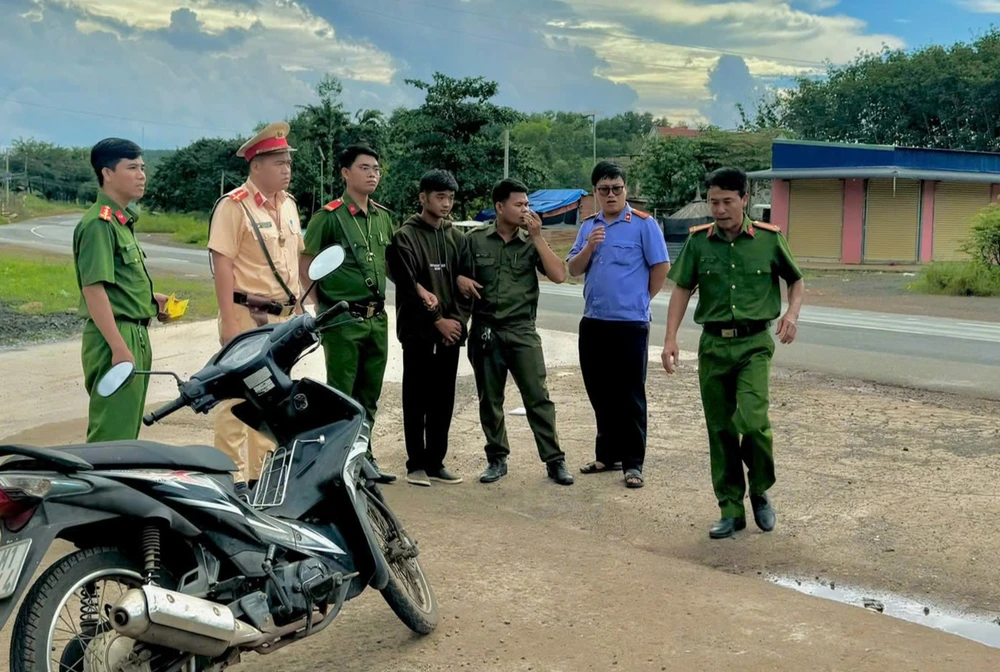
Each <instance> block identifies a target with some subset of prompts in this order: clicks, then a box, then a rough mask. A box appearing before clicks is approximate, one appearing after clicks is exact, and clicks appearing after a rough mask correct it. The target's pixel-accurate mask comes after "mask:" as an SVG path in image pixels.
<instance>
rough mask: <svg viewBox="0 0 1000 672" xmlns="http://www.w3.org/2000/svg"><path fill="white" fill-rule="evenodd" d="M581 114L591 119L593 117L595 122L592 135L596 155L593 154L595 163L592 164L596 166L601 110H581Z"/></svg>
mask: <svg viewBox="0 0 1000 672" xmlns="http://www.w3.org/2000/svg"><path fill="white" fill-rule="evenodd" d="M581 114H582V115H583V116H584V117H590V118H591V119H593V122H594V123H593V127H592V128H591V134H592V137H593V152H594V155H593V164H591V165H594V166H596V165H597V115H599V114H600V112H596V111H594V112H581Z"/></svg>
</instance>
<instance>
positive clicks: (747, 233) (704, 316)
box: [662, 168, 804, 539]
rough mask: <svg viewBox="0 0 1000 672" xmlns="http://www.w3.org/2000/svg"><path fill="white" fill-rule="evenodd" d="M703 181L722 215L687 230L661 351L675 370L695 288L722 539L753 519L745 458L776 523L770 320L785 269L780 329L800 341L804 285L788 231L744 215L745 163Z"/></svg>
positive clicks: (766, 514) (714, 532) (759, 515)
mask: <svg viewBox="0 0 1000 672" xmlns="http://www.w3.org/2000/svg"><path fill="white" fill-rule="evenodd" d="M705 184H706V186H707V187H708V202H709V204H710V206H711V208H712V216H713V217H714V218H715V222H714V223H712V224H705V225H703V226H696V227H694V228H692V229H690V235H689V237H688V239H687V241H686V242H685V244H684V247H683V249H682V250H681V253H680V256H679V257H678V259H677V262H676V263H675V264H674V266H673V268H672V269H671V270H670V273H669V276H668V277H669V278H670V279H671V280H673V281H674V283H676V287H675V288H674V291H673V294H672V295H671V297H670V307H669V309H668V311H667V335H666V339H665V341H664V344H663V354H662V360H663V367H664V368H665V369H666V371H667V373H673V372H674V370H675V368H676V366H677V359H678V355H679V349H678V346H677V330H678V328H679V327H680V324H681V321H682V320H683V318H684V314H685V311H686V310H687V306H688V302H689V300H690V299H691V293H692V292H693V291H694V289H695V288H696V287H697V288H698V290H699V299H698V306H697V308H696V309H695V313H694V321H695V322H696V323H697V324H700V325H702V328H703V331H702V335H701V340H700V341H699V343H698V377H699V380H700V383H701V400H702V406H703V408H704V412H705V422H706V425H707V428H708V443H709V452H710V457H711V464H712V484H713V486H714V488H715V496H716V498H717V499H718V501H719V507H720V509H721V510H722V518H721V519H720V520H719V522H718V523H716V524H715V525H714V526H713V527H712V529H711V530H710V532H709V535H710V536H711V537H712V538H713V539H722V538H725V537H731V536H733V535H734V534H736V532H737V531H738V530H742V529H743V528H745V527H746V515H745V510H744V506H743V498H744V495H745V493H746V483H745V482H744V478H743V464H746V466H747V477H748V480H749V485H750V503H751V505H752V507H753V514H754V521H755V522H756V523H757V526H758V527H759V528H760V529H761V530H764V531H765V532H767V531H770V530H772V529H774V522H775V513H774V509H773V507H772V506H771V503H770V500H769V498H768V495H767V491H768V489H769V488H770V487H771V486H772V485H774V482H775V476H774V458H773V454H772V434H771V423H770V420H769V418H768V405H769V396H770V395H769V390H768V382H769V381H768V378H769V373H770V364H771V357H772V356H773V354H774V340H773V339H772V337H771V334H770V333H769V327H770V325H771V321H772V320H774V319H775V318H777V317H778V315H779V314H780V312H781V286H780V284H779V278H781V279H784V281H785V283H786V284H787V285H788V310H787V311H786V313H785V314H784V315H783V316H782V317H781V319H779V320H778V324H777V336H778V339H779V340H780V341H781V342H782V343H791V342H792V341H793V340H795V335H796V330H797V326H796V325H797V322H798V317H799V309H800V307H801V306H802V296H803V293H804V284H803V281H802V272H801V271H800V270H799V268H798V266H797V265H796V263H795V260H794V259H793V257H792V253H791V251H790V250H789V249H788V243H787V242H786V241H785V237H784V236H783V235H782V233H781V230H780V229H779V228H778V227H776V226H774V225H772V224H765V223H762V222H752V221H750V219H749V218H748V217H747V216H746V215H745V214H744V213H745V211H746V207H747V205H748V199H747V192H746V175H745V174H744V173H743V171H741V170H738V169H735V168H720V169H719V170H717V171H715V172H714V173H712V174H710V175H709V176H708V178H707V179H706V183H705ZM741 437H742V438H741Z"/></svg>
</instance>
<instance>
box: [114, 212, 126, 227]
mask: <svg viewBox="0 0 1000 672" xmlns="http://www.w3.org/2000/svg"><path fill="white" fill-rule="evenodd" d="M115 217H117V218H118V221H119V223H121V224H123V225H124V224H128V217H126V216H125V215H123V214H122V211H121V210H115Z"/></svg>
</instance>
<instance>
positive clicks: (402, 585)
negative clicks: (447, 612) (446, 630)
mask: <svg viewBox="0 0 1000 672" xmlns="http://www.w3.org/2000/svg"><path fill="white" fill-rule="evenodd" d="M364 493H365V497H366V499H367V503H368V522H369V524H370V525H371V526H372V530H374V532H375V536H376V537H377V538H378V541H379V549H380V550H381V551H382V556H383V557H384V558H385V561H386V564H388V566H389V582H388V584H386V587H385V588H383V589H382V591H381V593H382V597H383V598H384V599H385V601H386V602H387V603H388V604H389V607H390V608H391V609H392V611H393V612H394V613H395V614H396V616H398V617H399V620H401V621H402V622H403V623H404V624H406V627H408V628H410V630H413V631H414V632H416V633H417V634H421V635H426V634H430V633H431V632H433V631H434V628H436V627H437V624H438V622H439V620H440V617H439V615H438V603H437V597H436V596H435V594H434V590H433V589H432V588H431V584H430V581H428V580H427V575H426V574H425V573H424V568H423V567H422V566H421V564H420V560H419V558H418V557H417V545H416V542H414V541H413V540H412V539H411V538H410V537H409V535H408V534H406V531H405V530H404V529H403V526H402V525H401V524H400V523H399V521H398V520H397V518H396V516H395V515H394V514H393V513H392V511H391V510H390V509H389V506H388V504H386V503H385V501H384V500H383V499H382V498H381V497H380V496H378V495H376V494H373V493H371V492H369V491H368V490H367V489H365V490H364Z"/></svg>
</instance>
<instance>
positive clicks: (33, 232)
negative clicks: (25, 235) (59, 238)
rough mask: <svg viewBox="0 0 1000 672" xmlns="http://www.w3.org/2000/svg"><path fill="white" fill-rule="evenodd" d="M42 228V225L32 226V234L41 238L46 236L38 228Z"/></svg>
mask: <svg viewBox="0 0 1000 672" xmlns="http://www.w3.org/2000/svg"><path fill="white" fill-rule="evenodd" d="M40 228H42V227H40V226H35V227H32V228H31V234H32V235H34V236H38V237H39V238H45V236H43V235H42V234H40V233H38V229H40Z"/></svg>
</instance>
